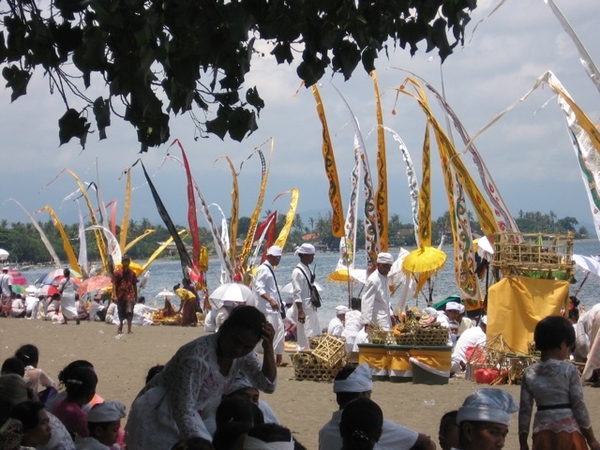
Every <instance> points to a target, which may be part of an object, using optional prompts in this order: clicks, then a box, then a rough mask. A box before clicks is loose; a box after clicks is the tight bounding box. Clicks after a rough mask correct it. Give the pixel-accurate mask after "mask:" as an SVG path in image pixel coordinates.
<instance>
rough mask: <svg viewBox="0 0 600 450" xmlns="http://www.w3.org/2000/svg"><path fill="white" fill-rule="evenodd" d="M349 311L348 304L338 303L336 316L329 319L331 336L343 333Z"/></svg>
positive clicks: (328, 331)
mask: <svg viewBox="0 0 600 450" xmlns="http://www.w3.org/2000/svg"><path fill="white" fill-rule="evenodd" d="M347 312H348V307H347V306H344V305H337V306H336V307H335V317H334V318H333V319H331V320H330V321H329V325H328V326H327V334H330V335H331V336H341V335H342V333H343V332H344V319H345V318H346V313H347Z"/></svg>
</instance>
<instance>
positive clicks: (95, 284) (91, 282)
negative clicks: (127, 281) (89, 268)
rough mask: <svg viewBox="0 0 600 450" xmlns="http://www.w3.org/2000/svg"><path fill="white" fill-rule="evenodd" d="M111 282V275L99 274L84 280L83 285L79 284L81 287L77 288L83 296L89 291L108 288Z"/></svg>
mask: <svg viewBox="0 0 600 450" xmlns="http://www.w3.org/2000/svg"><path fill="white" fill-rule="evenodd" d="M111 284H112V280H111V279H110V278H109V277H105V276H102V275H98V276H95V277H91V278H88V279H87V280H83V282H82V283H81V286H79V289H77V293H78V294H79V296H80V297H82V296H83V295H84V294H87V293H88V292H94V291H100V290H102V289H104V288H107V287H108V286H110V285H111Z"/></svg>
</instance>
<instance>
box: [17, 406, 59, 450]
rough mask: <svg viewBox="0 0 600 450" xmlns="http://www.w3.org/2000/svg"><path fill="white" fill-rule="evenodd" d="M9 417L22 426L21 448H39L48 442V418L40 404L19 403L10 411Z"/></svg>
mask: <svg viewBox="0 0 600 450" xmlns="http://www.w3.org/2000/svg"><path fill="white" fill-rule="evenodd" d="M10 417H11V418H12V419H15V420H18V421H19V422H21V424H22V425H23V437H22V438H21V445H22V446H23V447H21V448H31V447H33V448H39V447H41V446H44V445H46V444H48V442H50V438H51V437H52V429H51V427H50V418H49V417H48V413H47V412H46V410H45V409H44V405H42V404H41V403H39V402H35V401H31V400H28V401H26V402H21V403H19V404H18V405H16V406H15V407H14V408H13V409H12V411H11V413H10Z"/></svg>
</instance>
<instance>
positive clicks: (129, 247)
mask: <svg viewBox="0 0 600 450" xmlns="http://www.w3.org/2000/svg"><path fill="white" fill-rule="evenodd" d="M155 231H156V230H146V231H144V232H143V233H142V234H140V235H139V236H138V237H136V238H135V239H134V240H133V241H131V242H130V243H129V244H127V245H126V246H125V247H121V253H122V254H125V253H127V252H128V251H129V250H130V249H131V248H132V247H133V246H134V245H135V244H137V243H138V242H140V241H141V240H142V239H144V238H145V237H146V236H150V235H151V234H152V233H154V232H155Z"/></svg>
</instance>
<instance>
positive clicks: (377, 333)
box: [367, 328, 392, 345]
mask: <svg viewBox="0 0 600 450" xmlns="http://www.w3.org/2000/svg"><path fill="white" fill-rule="evenodd" d="M367 337H368V339H369V344H381V345H385V344H388V343H389V342H390V338H391V337H392V334H391V332H390V331H386V330H375V329H373V328H371V329H370V330H369V331H368V332H367Z"/></svg>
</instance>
